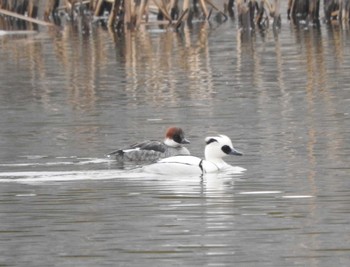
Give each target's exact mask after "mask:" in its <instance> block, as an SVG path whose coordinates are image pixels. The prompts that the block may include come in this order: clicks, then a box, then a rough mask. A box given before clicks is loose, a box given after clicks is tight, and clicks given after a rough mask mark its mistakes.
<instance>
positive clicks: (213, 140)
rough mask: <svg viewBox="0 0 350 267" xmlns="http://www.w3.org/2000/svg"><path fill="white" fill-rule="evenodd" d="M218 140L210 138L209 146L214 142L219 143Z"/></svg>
mask: <svg viewBox="0 0 350 267" xmlns="http://www.w3.org/2000/svg"><path fill="white" fill-rule="evenodd" d="M217 141H218V140H216V139H215V138H210V139H209V140H208V141H207V145H209V144H210V143H213V142H217Z"/></svg>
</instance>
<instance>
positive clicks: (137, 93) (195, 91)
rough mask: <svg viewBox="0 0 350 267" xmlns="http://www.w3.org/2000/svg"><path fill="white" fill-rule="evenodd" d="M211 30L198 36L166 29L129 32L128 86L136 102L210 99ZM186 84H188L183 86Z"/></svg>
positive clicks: (127, 42) (126, 70)
mask: <svg viewBox="0 0 350 267" xmlns="http://www.w3.org/2000/svg"><path fill="white" fill-rule="evenodd" d="M207 34H208V30H207V29H206V27H205V26H203V27H201V28H200V30H199V31H198V36H196V37H194V36H193V32H191V31H190V29H188V28H186V29H185V30H184V34H183V36H181V35H180V34H179V33H176V32H172V31H166V30H162V29H158V28H157V29H155V28H153V29H146V28H143V29H141V31H139V32H138V33H137V34H136V33H131V32H128V33H126V34H125V46H124V47H125V72H126V73H125V74H126V81H127V82H126V85H125V90H126V91H127V92H129V94H130V96H131V99H133V101H135V102H134V104H140V102H138V101H141V102H147V103H152V105H156V106H159V105H160V106H161V105H164V103H165V102H166V103H172V104H177V103H179V101H181V100H184V99H198V100H201V99H210V97H211V96H210V95H211V94H212V93H213V82H212V70H211V65H210V59H209V56H210V55H209V47H208V36H207ZM184 84H186V86H183V85H184Z"/></svg>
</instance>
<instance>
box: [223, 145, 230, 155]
mask: <svg viewBox="0 0 350 267" xmlns="http://www.w3.org/2000/svg"><path fill="white" fill-rule="evenodd" d="M221 150H222V151H223V152H224V153H225V154H230V153H231V151H232V149H231V148H230V147H229V146H228V145H225V146H222V147H221Z"/></svg>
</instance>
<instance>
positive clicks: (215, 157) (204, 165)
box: [143, 135, 245, 175]
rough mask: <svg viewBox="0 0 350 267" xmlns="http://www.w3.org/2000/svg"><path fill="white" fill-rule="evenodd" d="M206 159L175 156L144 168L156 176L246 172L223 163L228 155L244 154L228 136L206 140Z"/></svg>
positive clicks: (211, 137) (207, 138)
mask: <svg viewBox="0 0 350 267" xmlns="http://www.w3.org/2000/svg"><path fill="white" fill-rule="evenodd" d="M205 142H206V146H205V150H204V154H205V159H201V158H198V157H194V156H174V157H169V158H165V159H161V160H159V161H158V162H156V163H154V164H151V165H147V166H144V167H143V170H144V171H145V172H148V173H156V174H175V175H176V174H205V173H215V172H220V171H225V170H230V169H234V168H236V170H237V171H240V172H241V171H244V170H245V169H244V168H241V167H233V166H231V165H229V164H227V163H226V162H225V161H223V157H225V156H227V155H238V156H241V155H242V153H241V152H239V151H237V150H235V149H234V148H233V146H232V142H231V139H230V138H229V137H227V136H226V135H218V136H210V137H206V138H205Z"/></svg>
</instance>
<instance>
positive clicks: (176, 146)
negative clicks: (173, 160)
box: [108, 127, 190, 162]
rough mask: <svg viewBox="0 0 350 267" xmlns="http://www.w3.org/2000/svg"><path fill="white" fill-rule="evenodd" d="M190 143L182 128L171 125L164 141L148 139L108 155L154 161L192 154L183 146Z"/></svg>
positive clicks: (129, 159)
mask: <svg viewBox="0 0 350 267" xmlns="http://www.w3.org/2000/svg"><path fill="white" fill-rule="evenodd" d="M189 143H190V141H188V140H187V139H186V138H185V134H184V132H183V130H182V129H181V128H179V127H169V128H168V129H167V131H166V133H165V139H164V141H155V140H146V141H143V142H139V143H135V144H133V145H131V146H129V147H126V148H124V149H118V150H116V151H113V152H111V153H109V154H108V157H111V156H115V159H116V160H117V161H119V162H130V161H134V162H154V161H156V160H159V159H162V158H166V157H171V156H177V155H190V152H189V151H188V149H187V148H186V147H184V146H182V145H183V144H189Z"/></svg>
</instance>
